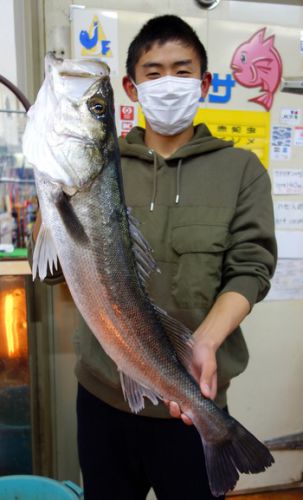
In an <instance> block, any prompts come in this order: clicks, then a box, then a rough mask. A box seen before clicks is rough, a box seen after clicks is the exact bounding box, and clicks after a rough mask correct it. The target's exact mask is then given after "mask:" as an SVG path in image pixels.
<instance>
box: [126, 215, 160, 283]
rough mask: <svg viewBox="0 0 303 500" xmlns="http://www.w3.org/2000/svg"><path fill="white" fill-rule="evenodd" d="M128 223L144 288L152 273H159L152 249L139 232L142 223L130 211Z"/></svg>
mask: <svg viewBox="0 0 303 500" xmlns="http://www.w3.org/2000/svg"><path fill="white" fill-rule="evenodd" d="M127 212H128V222H129V230H130V235H131V238H132V242H133V252H134V255H135V260H136V264H137V270H138V274H139V277H140V280H141V283H142V284H143V286H145V285H146V283H147V281H148V279H149V276H150V274H151V272H152V271H158V272H160V271H159V269H158V267H157V264H156V261H155V259H154V257H153V255H152V248H151V246H150V245H149V243H148V242H147V241H146V239H145V238H144V236H143V235H142V234H141V231H140V230H139V225H140V223H139V222H138V221H137V219H135V217H133V216H132V215H131V213H130V209H128V211H127Z"/></svg>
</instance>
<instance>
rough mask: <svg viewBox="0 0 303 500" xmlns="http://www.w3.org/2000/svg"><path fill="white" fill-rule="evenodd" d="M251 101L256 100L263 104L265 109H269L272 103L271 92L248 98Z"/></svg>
mask: <svg viewBox="0 0 303 500" xmlns="http://www.w3.org/2000/svg"><path fill="white" fill-rule="evenodd" d="M249 100H250V101H251V102H256V103H257V104H260V105H261V106H263V107H264V108H265V109H266V111H269V110H270V108H271V107H272V103H273V94H272V93H271V92H266V93H265V94H262V95H259V96H257V97H254V98H253V99H249Z"/></svg>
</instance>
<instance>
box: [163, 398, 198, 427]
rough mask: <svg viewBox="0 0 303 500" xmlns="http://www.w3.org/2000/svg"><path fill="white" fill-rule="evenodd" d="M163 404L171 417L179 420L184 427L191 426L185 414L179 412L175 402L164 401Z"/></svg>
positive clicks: (190, 421)
mask: <svg viewBox="0 0 303 500" xmlns="http://www.w3.org/2000/svg"><path fill="white" fill-rule="evenodd" d="M164 403H165V404H166V406H167V407H168V409H169V413H170V416H171V417H173V418H181V419H182V420H183V422H184V423H185V424H186V425H192V424H193V423H192V420H191V419H190V418H189V417H188V416H187V415H185V413H182V412H181V410H180V406H179V405H178V403H176V402H175V401H167V400H164Z"/></svg>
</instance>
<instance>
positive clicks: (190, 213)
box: [34, 15, 276, 500]
mask: <svg viewBox="0 0 303 500" xmlns="http://www.w3.org/2000/svg"><path fill="white" fill-rule="evenodd" d="M210 83H211V75H210V74H209V73H208V72H207V56H206V52H205V49H204V47H203V45H202V44H201V42H200V41H199V39H198V37H197V35H196V34H195V32H194V31H193V30H192V29H191V28H190V27H189V26H188V25H187V24H186V23H184V22H183V21H182V20H181V19H180V18H178V17H176V16H171V15H167V16H161V17H158V18H154V19H151V20H150V21H149V22H148V23H147V24H146V25H145V26H143V28H142V29H141V31H140V32H139V34H138V35H137V36H136V37H135V39H134V40H133V42H132V44H131V45H130V48H129V52H128V59H127V76H125V77H124V79H123V86H124V89H125V91H126V93H127V95H128V96H129V98H130V99H131V100H132V101H134V102H136V101H139V102H140V104H141V106H142V109H143V112H144V114H145V118H146V129H145V130H143V129H141V128H138V127H135V128H134V129H133V130H132V131H131V132H130V133H129V134H128V135H127V137H126V138H125V139H121V140H120V150H121V158H122V171H123V182H124V190H125V197H126V203H127V205H128V206H130V207H132V214H133V215H134V216H135V217H136V218H137V219H138V220H139V221H140V223H141V225H140V229H141V231H142V233H143V235H144V236H145V237H146V239H147V240H148V241H149V243H150V245H151V247H152V248H153V250H154V256H155V259H156V260H157V263H158V267H159V268H160V270H161V273H154V275H153V276H152V277H151V279H150V284H149V293H150V296H151V297H152V298H153V300H154V301H155V302H156V303H157V304H158V305H159V306H161V307H162V308H163V309H165V310H166V311H167V312H168V314H170V315H171V316H173V317H175V318H177V319H178V320H180V321H181V322H183V323H184V324H185V325H186V326H187V327H189V328H190V329H191V330H192V331H193V338H194V348H193V354H194V355H193V371H194V373H195V376H196V378H197V380H198V381H199V384H200V387H201V391H202V393H203V395H204V396H206V397H208V398H212V399H214V400H215V401H216V402H217V404H218V405H219V406H221V407H222V408H224V407H226V390H227V388H228V386H229V383H230V380H231V378H232V377H234V376H236V375H238V374H239V373H241V372H242V371H243V370H244V369H245V367H246V364H247V361H248V354H247V349H246V345H245V342H244V339H243V336H242V333H241V331H240V328H239V324H240V323H241V321H242V320H243V318H244V317H245V316H246V315H247V314H248V313H249V311H250V310H251V308H252V307H253V305H254V303H255V302H256V301H259V300H261V299H263V298H264V296H265V295H266V293H267V291H268V289H269V279H270V277H271V275H272V273H273V270H274V266H275V259H276V246H275V239H274V227H273V213H272V201H271V195H270V182H269V178H268V175H267V173H266V171H265V169H264V167H263V166H262V165H261V164H260V162H259V161H258V159H257V157H256V156H255V155H253V154H252V153H250V152H247V151H243V150H239V149H235V148H233V146H232V143H230V142H225V141H221V140H219V139H216V138H214V137H212V136H211V134H210V132H209V131H208V129H207V127H206V126H205V125H199V126H198V127H196V128H194V127H193V125H192V121H193V118H194V115H195V113H196V111H197V108H198V101H199V98H200V97H201V96H202V97H205V96H206V95H207V92H208V89H209V86H210ZM34 236H35V235H34ZM59 279H60V278H59ZM78 333H79V334H78V336H77V339H76V348H77V352H78V355H79V360H78V363H77V367H76V374H77V377H78V380H79V392H78V402H77V413H78V444H79V457H80V465H81V469H82V473H83V479H84V488H85V499H86V500H97V499H99V498H100V499H101V498H104V499H106V500H110V499H112V500H122V499H123V500H144V499H145V497H146V495H147V493H148V491H149V489H150V487H153V488H154V490H155V492H156V495H157V498H158V499H159V500H181V499H182V500H184V499H190V500H202V499H203V500H209V499H212V498H214V497H213V496H212V494H211V492H210V490H209V486H208V480H207V474H206V471H205V464H204V457H203V450H202V446H201V441H200V437H199V435H198V433H197V432H196V430H195V428H194V427H193V426H191V425H190V424H191V422H190V420H189V418H188V417H187V416H186V415H183V414H181V413H180V409H179V407H178V405H177V404H176V403H174V402H167V406H166V405H165V404H159V405H158V406H153V405H152V404H151V403H150V402H149V401H146V404H145V409H144V411H143V412H141V414H140V415H133V414H131V413H130V411H129V407H128V405H127V403H126V402H125V401H124V397H123V394H122V390H121V386H120V381H119V375H118V372H117V370H116V366H115V364H114V363H113V362H112V361H111V360H110V359H109V358H108V357H107V355H106V354H105V353H104V351H103V350H102V348H101V347H100V345H99V344H98V343H97V341H96V339H95V337H94V336H93V335H92V334H91V332H90V331H89V330H88V329H87V327H86V326H85V325H84V323H83V325H82V328H80V330H79V332H78ZM168 410H169V411H168ZM170 416H173V417H181V418H177V419H172V418H170ZM182 420H184V422H185V423H186V424H189V425H184V423H183V422H182Z"/></svg>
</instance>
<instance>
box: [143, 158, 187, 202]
mask: <svg viewBox="0 0 303 500" xmlns="http://www.w3.org/2000/svg"><path fill="white" fill-rule="evenodd" d="M153 155H154V168H153V192H152V197H151V202H150V207H149V210H150V212H153V210H154V208H155V201H156V196H157V155H156V154H155V152H153ZM181 167H182V158H181V159H180V160H179V161H178V165H177V171H176V199H175V203H176V205H177V204H178V203H179V201H180V194H181V193H180V189H181Z"/></svg>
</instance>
